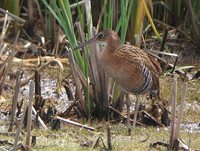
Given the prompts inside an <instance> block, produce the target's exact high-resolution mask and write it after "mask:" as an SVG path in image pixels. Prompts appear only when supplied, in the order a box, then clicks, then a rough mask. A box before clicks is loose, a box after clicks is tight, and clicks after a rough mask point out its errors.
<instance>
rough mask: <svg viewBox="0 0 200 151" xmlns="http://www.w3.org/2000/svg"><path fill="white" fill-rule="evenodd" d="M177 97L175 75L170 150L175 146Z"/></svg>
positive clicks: (175, 79)
mask: <svg viewBox="0 0 200 151" xmlns="http://www.w3.org/2000/svg"><path fill="white" fill-rule="evenodd" d="M176 97H177V77H176V76H175V75H173V88H172V98H171V123H170V139H169V149H172V148H173V144H174V129H175V117H176Z"/></svg>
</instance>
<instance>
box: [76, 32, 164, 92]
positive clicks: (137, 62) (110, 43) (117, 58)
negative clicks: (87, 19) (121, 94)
mask: <svg viewBox="0 0 200 151" xmlns="http://www.w3.org/2000/svg"><path fill="white" fill-rule="evenodd" d="M92 42H95V43H96V44H97V47H99V48H100V49H99V53H98V54H99V56H98V57H99V61H100V64H101V65H102V67H103V69H104V70H105V72H106V73H107V75H109V76H110V77H112V78H113V79H114V80H115V81H116V82H117V83H118V84H119V86H120V87H121V88H122V89H123V90H124V91H126V92H130V93H133V94H136V95H137V94H143V93H146V92H149V91H151V90H158V93H159V74H160V73H161V68H160V65H159V63H158V62H157V60H155V59H154V58H153V57H152V56H151V55H149V54H147V53H146V52H145V51H143V50H142V49H140V48H138V47H135V46H131V45H122V44H121V42H120V38H119V36H118V35H117V33H116V32H114V31H112V30H104V31H102V32H100V33H99V34H97V35H96V36H95V37H94V38H92V39H90V40H89V41H88V42H85V43H83V44H81V45H79V46H78V47H76V48H75V49H78V48H81V47H83V46H85V45H86V44H88V43H92Z"/></svg>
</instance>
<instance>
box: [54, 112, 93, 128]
mask: <svg viewBox="0 0 200 151" xmlns="http://www.w3.org/2000/svg"><path fill="white" fill-rule="evenodd" d="M55 119H58V120H61V121H63V122H66V123H68V124H72V125H75V126H78V127H81V128H85V129H87V130H91V131H96V129H95V128H94V127H90V126H87V125H83V124H80V123H77V122H74V121H71V120H69V119H64V118H62V117H59V116H56V117H55Z"/></svg>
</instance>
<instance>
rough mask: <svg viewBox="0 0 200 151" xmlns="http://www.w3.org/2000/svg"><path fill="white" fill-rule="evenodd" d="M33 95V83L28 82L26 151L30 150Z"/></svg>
mask: <svg viewBox="0 0 200 151" xmlns="http://www.w3.org/2000/svg"><path fill="white" fill-rule="evenodd" d="M33 95H34V81H32V80H30V84H29V105H28V119H27V127H26V132H27V134H26V151H29V150H31V126H32V102H33Z"/></svg>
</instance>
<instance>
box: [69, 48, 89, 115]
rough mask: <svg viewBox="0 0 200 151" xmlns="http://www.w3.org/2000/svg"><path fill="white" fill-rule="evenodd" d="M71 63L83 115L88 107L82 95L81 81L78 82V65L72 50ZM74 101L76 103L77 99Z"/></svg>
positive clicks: (70, 51)
mask: <svg viewBox="0 0 200 151" xmlns="http://www.w3.org/2000/svg"><path fill="white" fill-rule="evenodd" d="M69 62H70V64H69V65H70V67H71V71H72V77H73V79H74V83H75V86H76V91H77V94H78V97H79V100H80V101H79V102H80V106H79V109H80V110H81V111H82V112H83V113H86V106H85V100H84V98H83V95H82V92H81V88H80V84H79V80H78V77H77V75H76V74H77V70H78V69H77V68H78V65H77V64H76V62H75V59H74V55H73V52H72V50H71V49H69ZM74 101H76V99H74Z"/></svg>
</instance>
